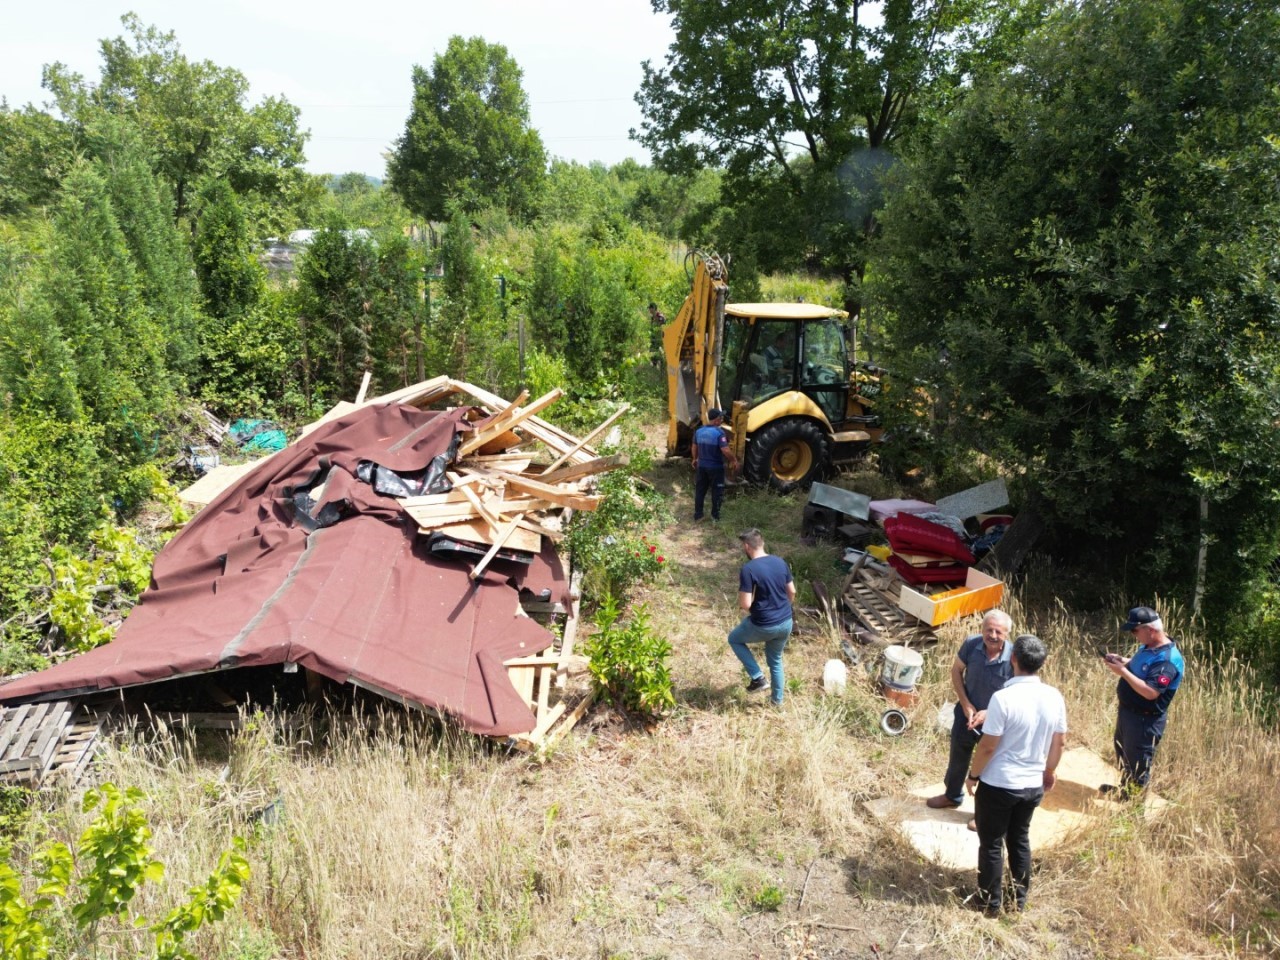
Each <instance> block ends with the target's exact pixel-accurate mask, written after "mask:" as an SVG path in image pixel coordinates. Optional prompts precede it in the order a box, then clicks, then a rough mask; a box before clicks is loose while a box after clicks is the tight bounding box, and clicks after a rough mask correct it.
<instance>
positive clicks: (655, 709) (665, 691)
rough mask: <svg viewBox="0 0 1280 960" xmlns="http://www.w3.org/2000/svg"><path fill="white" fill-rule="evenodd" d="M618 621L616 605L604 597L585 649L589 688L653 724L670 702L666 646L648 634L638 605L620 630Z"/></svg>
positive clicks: (643, 611) (672, 696) (643, 612)
mask: <svg viewBox="0 0 1280 960" xmlns="http://www.w3.org/2000/svg"><path fill="white" fill-rule="evenodd" d="M618 620H619V606H618V601H617V600H616V599H615V598H614V597H612V596H609V595H606V596H605V597H604V599H603V600H602V601H601V604H600V608H599V610H598V611H597V612H596V617H595V625H596V631H597V632H596V633H595V635H594V636H592V637H591V639H590V640H588V641H587V643H586V646H585V651H586V655H587V657H588V658H589V659H590V671H591V679H592V682H593V683H594V685H595V688H596V692H597V693H599V694H601V695H602V696H604V697H606V698H607V699H608V700H610V701H611V702H613V703H615V704H617V705H618V706H620V707H622V708H624V709H626V710H630V711H633V712H635V713H638V714H640V715H641V716H644V717H648V718H657V717H658V716H660V715H661V714H662V713H663V712H664V711H666V710H669V709H671V708H672V707H674V706H675V702H676V701H675V694H674V687H673V685H672V682H671V671H670V668H669V667H668V664H667V661H668V658H669V657H670V656H671V644H670V643H669V642H667V640H666V638H665V637H660V636H658V635H657V634H655V633H654V632H653V629H652V628H651V627H650V625H649V611H648V609H647V608H646V607H645V606H644V605H643V604H641V605H640V606H639V607H637V608H636V609H635V611H634V612H633V613H632V615H631V619H630V621H628V622H627V623H626V624H619V622H618Z"/></svg>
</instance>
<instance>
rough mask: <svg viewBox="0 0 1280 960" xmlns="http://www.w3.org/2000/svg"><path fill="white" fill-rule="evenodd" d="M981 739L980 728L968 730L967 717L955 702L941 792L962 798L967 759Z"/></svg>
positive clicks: (966, 773)
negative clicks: (943, 785)
mask: <svg viewBox="0 0 1280 960" xmlns="http://www.w3.org/2000/svg"><path fill="white" fill-rule="evenodd" d="M981 739H982V728H981V727H978V729H977V730H970V729H969V719H968V718H967V717H966V716H965V715H964V710H963V709H961V707H960V704H958V703H957V704H956V706H955V716H954V717H953V718H952V720H951V754H950V756H949V757H948V758H947V774H946V776H945V777H943V783H945V784H946V790H945V791H943V792H944V793H946V795H947V796H948V797H950V798H951V799H952V800H959V801H962V802H963V800H964V778H965V777H967V776H968V775H969V760H970V759H971V758H972V757H973V748H974V747H976V746H977V745H978V741H979V740H981Z"/></svg>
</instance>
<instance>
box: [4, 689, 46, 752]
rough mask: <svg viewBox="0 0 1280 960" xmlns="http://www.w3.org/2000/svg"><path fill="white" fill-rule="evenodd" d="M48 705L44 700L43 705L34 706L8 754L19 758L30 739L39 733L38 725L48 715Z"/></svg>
mask: <svg viewBox="0 0 1280 960" xmlns="http://www.w3.org/2000/svg"><path fill="white" fill-rule="evenodd" d="M49 707H50V703H49V701H48V700H46V701H45V702H44V703H38V704H36V708H35V711H34V712H33V713H32V715H31V716H30V717H29V718H28V719H27V722H26V723H24V724H23V725H22V732H21V733H20V734H18V738H17V739H16V740H14V741H13V746H12V747H11V748H10V751H9V752H10V753H11V754H13V756H15V757H20V756H22V755H23V753H24V752H25V751H26V749H27V744H29V743H30V742H31V739H32V738H33V737H34V736H35V735H36V734H37V733H39V732H40V725H41V724H42V723H43V722H44V718H45V717H46V716H48V714H49Z"/></svg>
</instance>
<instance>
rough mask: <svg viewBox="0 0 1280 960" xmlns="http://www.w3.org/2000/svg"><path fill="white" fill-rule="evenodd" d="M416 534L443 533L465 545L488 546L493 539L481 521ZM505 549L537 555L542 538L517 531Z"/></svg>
mask: <svg viewBox="0 0 1280 960" xmlns="http://www.w3.org/2000/svg"><path fill="white" fill-rule="evenodd" d="M418 532H419V533H443V534H444V535H445V536H447V537H453V538H454V539H455V540H465V541H466V542H467V543H484V544H488V543H491V542H492V538H493V533H492V532H491V528H490V526H489V525H488V524H487V523H485V522H484V521H482V520H472V521H470V522H469V523H446V524H445V525H444V526H440V527H430V528H428V529H425V530H422V529H420V530H419V531H418ZM507 547H508V549H511V550H520V551H522V552H524V553H537V552H538V551H539V550H541V549H542V537H540V536H539V535H538V534H536V533H533V532H531V531H528V530H523V529H517V530H516V532H515V533H513V534H512V535H511V537H510V538H509V539H508V540H507Z"/></svg>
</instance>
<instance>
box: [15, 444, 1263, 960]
mask: <svg viewBox="0 0 1280 960" xmlns="http://www.w3.org/2000/svg"><path fill="white" fill-rule="evenodd" d="M650 479H651V480H652V482H653V483H654V484H655V486H656V487H657V488H658V489H660V490H663V491H664V492H667V493H669V494H670V504H671V508H672V512H673V514H674V515H675V516H676V517H677V518H678V519H677V520H676V522H675V523H673V524H672V525H670V526H669V527H668V528H667V529H664V530H658V531H654V535H656V536H658V537H659V538H660V540H661V542H662V544H663V549H664V550H665V552H666V555H667V556H668V558H669V562H668V563H667V564H666V565H665V568H664V575H663V576H662V578H661V579H659V580H658V581H657V582H654V583H652V584H650V585H649V586H647V587H646V589H645V590H644V591H643V595H642V596H641V597H639V598H638V599H640V600H642V601H644V602H646V603H647V604H648V605H649V608H650V611H651V613H652V615H653V619H654V624H655V626H656V628H657V629H658V630H660V631H662V632H663V633H665V635H666V636H667V637H668V638H669V639H670V641H671V643H672V644H673V646H674V649H675V652H674V656H673V661H672V666H673V673H674V676H675V678H676V687H677V690H676V696H677V704H678V705H677V708H676V709H675V711H674V712H673V713H672V714H671V715H670V716H669V717H667V718H666V719H665V720H663V721H662V722H661V723H659V724H657V725H656V726H654V727H652V728H651V729H648V730H646V729H639V728H634V727H628V726H627V725H626V724H624V723H622V722H620V721H619V720H618V719H617V718H616V717H614V716H612V715H611V714H610V713H609V711H608V710H607V709H606V708H597V709H596V710H595V711H593V713H592V714H590V715H589V716H588V717H587V718H586V719H585V720H584V721H583V723H582V724H580V725H579V727H578V728H577V729H576V730H575V732H574V734H573V735H571V736H570V737H569V738H567V739H566V740H565V741H564V742H563V743H562V744H561V745H560V746H558V748H557V749H556V750H555V752H554V753H552V754H551V755H550V756H547V757H545V758H544V759H541V760H538V759H533V758H529V757H527V756H524V755H512V756H509V755H506V754H504V753H502V752H500V751H495V750H493V749H491V748H487V747H486V746H485V745H483V744H481V743H479V742H477V741H476V740H474V739H473V738H470V737H467V736H465V735H459V734H455V733H447V732H446V733H441V732H440V731H439V730H437V729H436V728H434V727H432V726H431V725H429V724H425V723H421V722H416V721H414V720H413V719H412V718H407V717H405V716H404V715H402V714H400V713H397V712H395V711H389V712H387V713H386V714H384V715H383V716H382V717H381V718H380V719H379V720H378V721H377V722H376V723H374V724H372V725H371V726H370V727H369V728H367V729H366V728H360V729H356V728H353V727H352V726H351V725H349V724H332V723H325V722H323V719H319V720H315V721H313V722H312V723H310V724H308V725H304V726H302V727H297V726H295V725H291V724H288V723H285V722H283V720H281V719H279V718H273V717H270V716H259V717H257V718H255V719H254V721H253V722H252V723H250V725H249V726H248V728H247V729H245V730H244V731H242V732H240V733H238V734H236V735H234V737H233V738H232V739H231V740H230V741H227V742H219V741H216V740H215V741H199V742H195V741H191V740H184V739H179V738H166V737H161V738H158V739H152V740H149V741H147V742H143V741H140V740H139V741H136V742H133V743H130V744H127V745H125V746H122V747H121V748H120V749H118V750H116V751H114V752H113V753H112V754H111V755H110V756H109V757H108V759H107V761H106V763H105V769H104V771H103V776H104V777H105V778H108V779H112V780H114V781H115V782H117V783H120V784H129V785H136V786H139V787H142V788H143V789H144V790H145V791H146V792H147V794H148V796H149V798H150V799H149V802H148V810H149V813H150V816H151V819H152V823H153V826H154V828H155V831H156V836H155V845H156V855H157V856H158V857H159V858H160V859H161V860H163V861H164V862H165V863H166V864H167V866H168V871H169V877H170V880H171V884H172V885H176V886H183V887H185V886H186V885H187V884H188V883H190V882H194V881H195V880H197V879H198V878H200V877H201V876H202V875H203V874H205V873H207V872H208V870H209V869H210V867H211V866H212V864H213V862H214V861H215V860H216V856H217V851H218V850H220V849H222V848H223V847H225V845H226V844H227V842H228V840H229V838H230V836H231V835H232V834H233V833H239V834H242V835H247V836H250V837H251V843H250V860H251V862H252V867H253V877H252V880H251V884H250V887H249V888H248V890H247V891H246V894H245V896H244V899H243V903H242V909H241V910H240V911H238V913H237V914H236V915H235V917H234V918H233V919H231V920H230V921H228V922H226V923H224V924H223V925H221V926H220V927H218V928H215V929H214V930H212V931H209V932H207V933H202V934H201V939H200V940H199V941H198V950H197V953H198V955H200V956H202V957H208V958H240V960H264V958H270V957H282V958H284V957H288V958H304V957H305V958H314V960H338V958H355V957H370V958H372V957H376V958H379V960H399V958H403V960H408V958H429V957H430V958H435V957H439V958H455V957H456V958H489V957H494V958H506V957H511V958H515V957H520V958H559V957H573V958H577V957H589V958H601V960H604V958H618V960H622V958H628V960H643V958H707V960H710V958H726V957H729V958H754V957H765V958H775V957H778V958H789V960H800V958H828V957H830V958H844V957H848V958H855V957H856V958H872V960H874V958H876V957H886V958H887V957H895V958H901V957H916V958H955V957H973V958H979V957H1027V958H1031V957H1036V958H1040V957H1049V958H1075V957H1106V958H1109V957H1154V956H1159V957H1233V956H1263V955H1277V954H1280V929H1278V925H1277V909H1280V902H1278V901H1277V890H1278V889H1280V878H1278V877H1277V862H1278V858H1280V830H1278V829H1277V828H1278V826H1280V814H1277V813H1276V804H1275V799H1274V798H1275V794H1276V785H1275V781H1276V776H1277V773H1280V751H1278V750H1277V740H1276V737H1275V733H1274V730H1273V728H1272V727H1270V726H1269V725H1267V724H1266V723H1264V720H1263V716H1264V712H1263V709H1262V705H1261V698H1260V696H1259V695H1258V694H1257V693H1256V685H1255V683H1254V681H1253V680H1252V679H1251V678H1250V676H1249V673H1248V668H1247V665H1245V664H1241V663H1238V662H1227V663H1219V664H1211V663H1209V662H1207V659H1206V658H1205V657H1204V656H1203V655H1202V650H1203V643H1202V641H1201V639H1200V634H1199V633H1198V631H1197V630H1196V629H1194V628H1193V627H1192V626H1190V625H1189V624H1188V623H1187V621H1186V620H1185V618H1183V617H1182V616H1180V615H1179V614H1178V612H1177V611H1176V610H1174V611H1173V612H1172V613H1171V614H1170V615H1169V619H1170V620H1171V623H1170V627H1171V630H1170V632H1171V633H1172V634H1173V635H1174V636H1177V637H1179V638H1180V639H1181V640H1182V642H1183V649H1184V652H1185V654H1186V657H1187V662H1188V676H1189V678H1190V679H1189V680H1188V682H1187V683H1186V684H1185V685H1184V686H1183V688H1182V690H1181V691H1180V692H1179V694H1178V697H1177V699H1176V700H1175V702H1174V704H1173V708H1172V711H1171V719H1170V724H1169V730H1168V733H1167V735H1166V738H1165V742H1164V744H1163V745H1162V747H1161V751H1160V756H1159V759H1158V766H1157V770H1156V776H1155V784H1154V786H1155V789H1156V790H1157V791H1159V792H1160V793H1161V794H1162V795H1164V796H1166V797H1167V798H1169V799H1170V800H1171V801H1172V804H1171V806H1170V807H1169V809H1168V810H1167V812H1166V813H1165V815H1164V816H1162V817H1161V818H1160V819H1158V820H1156V821H1154V822H1153V821H1148V820H1146V819H1144V818H1143V817H1140V816H1137V815H1136V814H1135V813H1134V812H1132V811H1125V810H1121V812H1119V813H1116V814H1114V815H1112V816H1111V817H1110V818H1109V819H1104V820H1103V821H1102V825H1101V826H1100V827H1098V828H1097V829H1094V830H1091V831H1090V832H1088V833H1086V834H1082V835H1079V836H1076V837H1074V838H1072V839H1071V840H1070V841H1069V842H1068V843H1066V844H1065V845H1063V846H1061V847H1058V848H1055V849H1053V850H1052V851H1049V852H1048V853H1046V854H1045V855H1043V856H1039V857H1037V872H1036V876H1035V880H1034V883H1033V887H1032V893H1031V905H1030V908H1029V910H1028V911H1027V912H1026V913H1025V914H1023V915H1021V916H1016V917H1015V916H1007V917H1004V918H1001V919H988V918H985V917H982V916H980V915H979V914H976V913H974V912H972V911H970V910H968V909H966V908H965V907H964V905H963V903H962V900H963V898H964V897H965V896H967V895H968V894H969V893H970V892H972V889H973V886H974V881H975V871H973V870H963V871H955V870H948V869H943V868H939V867H937V866H935V865H932V864H931V863H929V862H927V861H925V860H923V859H921V858H920V857H918V856H917V855H916V854H915V853H914V851H913V850H912V849H911V847H910V846H909V845H907V844H906V843H905V842H903V841H902V840H900V839H899V838H898V837H897V836H896V835H894V834H891V833H888V832H886V831H885V830H884V829H883V828H881V827H880V826H879V825H878V823H877V822H875V821H874V820H872V818H871V817H870V816H869V815H867V814H866V813H865V811H864V809H863V803H864V802H865V801H867V800H869V799H873V798H878V797H884V796H892V795H898V794H903V793H905V792H906V791H907V790H908V789H909V788H912V787H917V786H920V785H923V784H928V783H931V782H936V781H938V780H940V779H941V775H942V770H943V767H944V766H945V761H946V749H947V741H946V736H945V734H943V733H942V732H940V731H939V730H938V728H937V725H936V724H935V723H932V722H929V720H928V719H927V718H930V717H933V716H934V715H935V714H936V713H937V710H938V708H939V707H940V706H941V705H942V703H943V701H944V700H945V699H947V696H948V694H949V689H948V685H947V682H946V672H947V669H948V667H949V664H950V659H951V656H952V652H953V651H954V649H955V647H956V646H957V645H958V643H959V642H960V640H961V639H962V638H963V636H964V635H965V634H966V632H968V631H969V630H970V629H971V628H972V626H973V625H972V624H951V625H948V626H946V627H945V628H943V629H942V631H941V642H940V643H939V645H938V647H937V648H936V650H935V651H934V652H933V653H931V654H930V655H929V656H928V657H927V658H926V673H925V677H924V682H923V684H922V688H921V690H922V702H921V705H920V706H919V708H918V710H917V713H916V716H917V717H918V718H926V719H923V720H920V721H919V722H916V723H915V724H913V726H912V727H911V728H910V729H909V730H908V731H907V732H906V734H904V735H903V736H901V737H898V738H889V737H886V736H884V735H882V734H881V733H880V732H879V729H878V725H877V721H878V717H879V713H880V711H881V710H882V709H883V701H882V700H880V699H879V698H878V697H877V696H876V695H875V694H874V693H873V691H872V687H871V684H870V683H869V682H866V683H863V682H861V678H860V677H859V676H858V675H857V674H856V672H855V673H851V678H850V679H851V682H850V684H849V688H848V690H847V692H846V694H845V695H843V696H840V697H827V696H824V695H823V693H822V689H821V677H822V668H823V664H824V663H825V661H826V660H828V659H829V658H832V657H835V656H838V645H837V640H836V638H835V637H833V636H832V635H831V634H830V633H829V631H828V630H827V629H825V628H824V627H823V626H822V625H821V624H820V622H819V621H817V620H816V619H812V618H802V619H801V621H800V629H799V631H798V633H797V635H796V636H795V637H794V638H793V640H792V642H791V645H790V647H789V649H788V652H787V658H786V665H787V671H788V677H789V693H788V698H787V703H786V704H785V705H784V707H783V708H782V709H780V710H775V709H773V708H771V707H770V706H769V705H768V704H767V698H759V699H757V698H749V697H748V696H747V695H746V693H745V692H744V689H743V685H744V681H745V677H744V676H743V674H742V671H741V668H740V666H739V665H738V663H737V661H736V660H735V659H734V657H733V656H732V654H731V653H730V652H729V649H728V647H727V645H726V644H725V635H726V633H727V632H728V630H729V629H730V628H731V627H732V626H733V624H734V623H736V622H737V616H738V614H737V612H736V604H735V594H736V585H737V580H736V571H737V567H738V564H739V562H740V560H741V555H740V553H739V551H738V548H737V544H736V539H735V536H734V534H735V532H736V531H737V530H738V529H740V528H744V527H748V526H759V527H760V528H761V529H762V530H763V531H764V533H765V536H766V543H767V545H768V546H769V548H770V550H771V552H775V553H779V554H781V555H783V556H785V557H787V559H788V560H789V561H790V562H791V563H792V566H793V568H794V570H795V573H796V579H797V583H798V585H799V586H800V594H801V596H800V603H801V605H809V604H812V599H813V598H812V593H811V588H810V586H809V584H810V582H811V581H812V580H813V579H815V578H817V579H823V580H825V581H826V582H827V583H829V584H832V585H835V584H838V583H839V580H840V577H841V576H842V573H843V568H842V566H841V565H840V564H839V563H838V556H837V551H836V549H835V548H834V547H830V546H821V547H805V546H803V545H801V544H800V543H799V542H798V536H799V530H800V523H801V511H802V507H803V499H802V497H800V496H792V497H778V496H775V495H772V494H768V493H763V492H753V493H745V494H739V495H736V496H734V497H733V498H732V499H731V500H730V502H729V503H728V504H727V505H726V508H725V519H724V522H723V523H722V524H720V525H713V524H710V523H702V524H697V525H694V524H693V523H691V522H689V521H688V520H687V517H688V516H689V515H690V513H691V508H690V494H691V490H690V487H691V483H690V479H691V477H690V473H689V468H688V465H687V464H680V463H661V464H660V465H659V466H658V467H656V468H655V470H654V471H653V473H652V475H651V477H650ZM862 482H864V483H866V484H874V483H881V482H882V481H879V480H876V479H874V478H869V477H868V478H862ZM860 488H864V487H860ZM869 492H888V491H875V490H872V491H869ZM1054 579H1055V573H1054V570H1053V568H1052V566H1051V565H1050V564H1049V563H1047V562H1046V561H1044V560H1037V561H1036V562H1035V563H1034V564H1033V565H1032V569H1031V572H1030V574H1029V575H1028V578H1027V581H1026V582H1025V583H1024V584H1021V585H1020V586H1019V587H1018V589H1017V590H1016V591H1015V592H1014V595H1013V596H1012V597H1011V598H1010V602H1009V603H1008V604H1007V605H1006V606H1007V608H1008V609H1009V611H1010V613H1011V614H1012V615H1013V617H1014V621H1015V632H1026V631H1032V632H1036V633H1038V634H1039V635H1040V636H1041V637H1042V638H1044V639H1045V640H1046V642H1047V643H1048V644H1049V646H1050V650H1051V659H1050V661H1049V663H1048V664H1047V666H1046V668H1045V670H1044V673H1043V676H1044V678H1045V679H1046V680H1047V681H1048V682H1051V683H1054V684H1055V685H1057V686H1058V687H1060V688H1061V689H1062V691H1063V693H1064V695H1065V696H1066V698H1067V703H1068V710H1069V718H1070V724H1071V734H1070V737H1069V744H1071V745H1085V746H1088V747H1091V748H1092V749H1094V750H1096V751H1098V752H1099V753H1101V754H1103V755H1104V756H1109V755H1110V738H1111V725H1112V721H1113V711H1114V679H1113V678H1112V676H1111V674H1109V673H1108V672H1106V671H1105V670H1104V669H1103V668H1102V667H1101V666H1100V665H1099V664H1098V662H1097V657H1096V654H1095V650H1096V648H1097V646H1098V644H1099V643H1103V642H1105V643H1107V644H1109V645H1111V646H1112V648H1119V647H1121V641H1120V638H1119V636H1118V635H1117V633H1116V625H1117V623H1118V622H1119V620H1118V615H1119V614H1121V613H1122V611H1123V609H1125V608H1127V607H1128V606H1129V605H1130V603H1129V602H1128V599H1127V598H1123V597H1118V596H1117V597H1115V598H1114V602H1113V603H1110V604H1108V605H1107V606H1106V608H1105V609H1100V610H1096V611H1072V610H1068V609H1066V608H1065V607H1064V606H1063V605H1062V604H1061V603H1060V602H1058V601H1057V600H1056V596H1055V592H1054V586H1053V585H1054ZM269 805H270V811H269V812H270V815H269V816H262V815H261V814H259V815H258V816H257V818H256V819H255V818H254V816H253V814H254V811H262V810H263V809H264V808H266V807H268V806H269ZM37 820H38V823H37V826H39V827H40V828H42V829H46V830H48V831H50V832H51V833H52V834H54V835H55V836H60V837H70V836H72V835H74V833H75V832H77V831H78V829H80V828H81V827H82V826H83V821H84V815H83V814H80V813H79V812H78V807H77V806H76V805H75V804H73V803H69V802H68V803H62V804H55V805H54V806H53V807H52V808H51V809H50V810H48V811H47V812H43V813H41V814H39V815H38V818H37ZM20 855H21V854H20ZM157 896H158V895H157V894H156V893H154V892H144V894H143V898H144V902H143V904H142V907H143V908H145V909H147V910H149V911H150V912H159V910H160V909H162V908H163V907H165V906H167V903H164V902H162V901H161V900H160V899H155V898H156V897H157ZM129 949H130V945H129V942H128V941H127V940H116V941H113V942H111V943H109V944H105V945H104V949H103V951H102V952H101V954H100V955H102V956H135V955H137V954H136V953H130V952H129Z"/></svg>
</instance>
